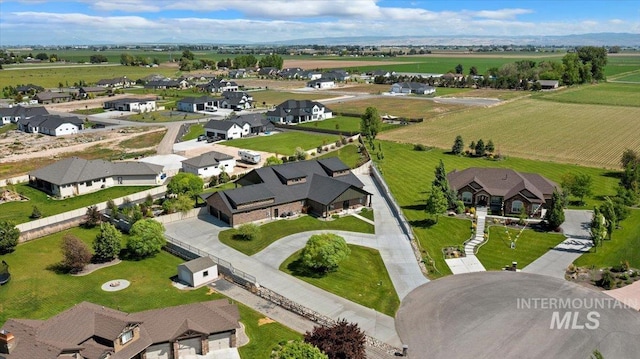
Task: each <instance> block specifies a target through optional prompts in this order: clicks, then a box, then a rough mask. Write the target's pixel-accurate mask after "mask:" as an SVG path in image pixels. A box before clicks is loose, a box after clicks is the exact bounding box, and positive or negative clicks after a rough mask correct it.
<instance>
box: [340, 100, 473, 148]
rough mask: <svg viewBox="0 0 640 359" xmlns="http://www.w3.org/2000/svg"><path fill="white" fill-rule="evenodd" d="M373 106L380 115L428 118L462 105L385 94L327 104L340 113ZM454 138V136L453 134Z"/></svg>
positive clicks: (363, 110)
mask: <svg viewBox="0 0 640 359" xmlns="http://www.w3.org/2000/svg"><path fill="white" fill-rule="evenodd" d="M370 106H373V107H375V108H377V109H378V113H379V114H380V115H391V116H398V117H406V118H424V119H429V118H432V117H435V116H438V115H441V114H443V113H445V112H450V111H454V110H457V109H461V108H462V106H459V105H450V104H443V103H436V102H434V101H429V100H420V99H416V98H412V97H392V96H385V97H380V98H376V99H375V100H372V99H365V100H353V101H342V102H340V103H332V104H331V105H329V107H330V108H331V110H332V111H333V113H334V114H336V115H340V114H342V113H349V114H355V113H360V114H362V113H364V112H365V110H366V109H367V107H370ZM454 138H455V136H454Z"/></svg>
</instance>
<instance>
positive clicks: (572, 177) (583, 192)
mask: <svg viewBox="0 0 640 359" xmlns="http://www.w3.org/2000/svg"><path fill="white" fill-rule="evenodd" d="M561 185H562V188H564V189H565V190H566V191H568V192H569V193H570V194H571V195H573V196H575V197H578V198H579V199H580V203H581V204H584V197H587V196H590V195H591V187H592V185H593V179H592V178H591V176H589V175H588V174H586V173H578V174H574V173H565V174H564V175H563V176H562V182H561Z"/></svg>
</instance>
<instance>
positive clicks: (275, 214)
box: [273, 208, 280, 218]
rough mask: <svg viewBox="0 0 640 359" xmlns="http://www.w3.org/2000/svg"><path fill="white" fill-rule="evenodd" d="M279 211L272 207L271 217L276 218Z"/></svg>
mask: <svg viewBox="0 0 640 359" xmlns="http://www.w3.org/2000/svg"><path fill="white" fill-rule="evenodd" d="M279 212H280V211H279V210H278V208H276V209H274V210H273V217H275V218H278V215H279V214H280V213H279Z"/></svg>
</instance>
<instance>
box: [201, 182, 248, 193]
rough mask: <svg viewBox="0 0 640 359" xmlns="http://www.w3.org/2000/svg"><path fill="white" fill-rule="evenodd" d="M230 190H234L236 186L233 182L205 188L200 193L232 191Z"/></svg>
mask: <svg viewBox="0 0 640 359" xmlns="http://www.w3.org/2000/svg"><path fill="white" fill-rule="evenodd" d="M238 187H239V186H238ZM232 188H236V184H235V183H234V182H227V183H224V184H221V185H219V186H216V187H209V188H206V189H205V190H204V191H202V193H213V192H218V191H223V190H225V189H232Z"/></svg>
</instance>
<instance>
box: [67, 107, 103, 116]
mask: <svg viewBox="0 0 640 359" xmlns="http://www.w3.org/2000/svg"><path fill="white" fill-rule="evenodd" d="M103 112H104V109H103V108H102V107H97V108H89V109H85V110H75V111H71V113H76V114H79V115H95V114H97V113H103Z"/></svg>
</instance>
